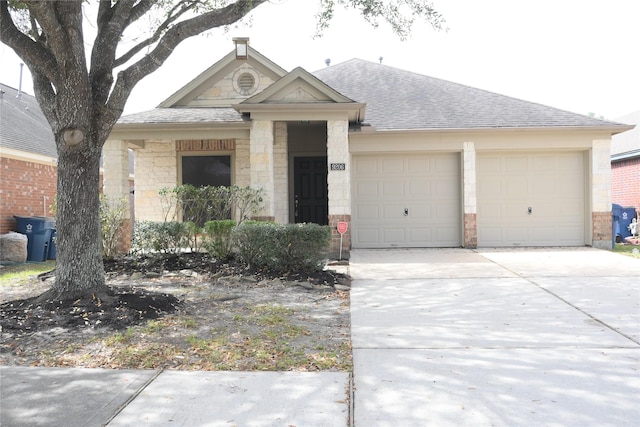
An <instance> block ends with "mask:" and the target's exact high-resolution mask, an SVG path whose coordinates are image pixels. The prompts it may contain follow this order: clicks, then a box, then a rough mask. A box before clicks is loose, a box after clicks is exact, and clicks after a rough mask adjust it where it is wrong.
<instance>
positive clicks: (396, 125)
mask: <svg viewBox="0 0 640 427" xmlns="http://www.w3.org/2000/svg"><path fill="white" fill-rule="evenodd" d="M313 75H315V76H316V77H318V78H319V79H320V80H322V81H323V82H325V83H326V84H328V85H329V86H331V87H332V88H334V89H335V90H337V91H338V92H340V93H342V94H343V95H345V96H348V97H349V98H351V99H354V100H356V101H358V102H364V103H366V105H367V107H366V108H367V110H366V118H365V122H366V123H367V124H370V125H371V126H373V127H374V128H375V129H376V130H412V129H478V128H540V127H553V128H557V127H601V126H604V127H612V126H616V124H615V123H612V122H608V121H604V120H598V119H595V118H592V117H588V116H583V115H580V114H575V113H571V112H568V111H563V110H559V109H556V108H552V107H547V106H545V105H540V104H536V103H533V102H527V101H523V100H520V99H515V98H511V97H508V96H504V95H499V94H496V93H492V92H488V91H485V90H481V89H476V88H473V87H469V86H465V85H461V84H458V83H452V82H449V81H446V80H441V79H437V78H433V77H428V76H424V75H421V74H417V73H413V72H410V71H405V70H401V69H398V68H394V67H390V66H388V65H382V64H379V63H374V62H369V61H364V60H361V59H352V60H349V61H346V62H343V63H340V64H337V65H333V66H331V67H327V68H323V69H321V70H319V71H316V72H315V73H313ZM621 126H623V125H621ZM623 127H624V126H623ZM622 130H624V129H622Z"/></svg>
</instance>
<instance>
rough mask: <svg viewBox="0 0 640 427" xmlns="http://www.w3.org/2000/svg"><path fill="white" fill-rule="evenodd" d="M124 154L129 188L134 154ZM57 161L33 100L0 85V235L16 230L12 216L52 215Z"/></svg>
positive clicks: (45, 124) (53, 144)
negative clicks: (125, 155)
mask: <svg viewBox="0 0 640 427" xmlns="http://www.w3.org/2000/svg"><path fill="white" fill-rule="evenodd" d="M125 154H127V164H126V167H127V169H126V171H124V173H126V175H127V185H128V187H132V186H133V154H132V153H125ZM57 162H58V153H57V150H56V142H55V139H54V137H53V132H52V131H51V126H50V125H49V122H48V121H47V119H46V117H45V116H44V114H43V113H42V110H41V109H40V106H39V105H38V102H37V100H36V98H35V97H34V96H32V95H29V94H27V93H24V92H22V91H21V90H19V89H14V88H12V87H10V86H7V85H4V84H1V83H0V234H4V233H7V232H9V231H12V230H16V221H15V219H14V216H26V217H28V216H37V217H43V216H44V217H53V216H54V215H55V214H54V212H53V210H52V205H53V204H54V200H55V195H56V191H57V179H58V172H57V170H58V167H57ZM100 179H101V180H102V179H103V170H102V169H101V172H100ZM128 187H127V193H126V194H128ZM130 204H131V206H133V201H130Z"/></svg>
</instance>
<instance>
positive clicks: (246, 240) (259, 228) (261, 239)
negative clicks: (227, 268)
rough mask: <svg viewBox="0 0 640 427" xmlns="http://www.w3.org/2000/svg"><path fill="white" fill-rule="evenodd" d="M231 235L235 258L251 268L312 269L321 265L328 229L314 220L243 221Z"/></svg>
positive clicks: (325, 249) (324, 254)
mask: <svg viewBox="0 0 640 427" xmlns="http://www.w3.org/2000/svg"><path fill="white" fill-rule="evenodd" d="M232 236H233V242H234V245H235V248H236V250H237V253H238V258H239V259H240V261H242V262H244V263H245V264H247V265H248V266H249V267H251V268H254V269H255V268H267V269H270V270H272V271H277V272H287V271H302V272H311V271H317V270H319V269H320V268H322V264H323V260H324V259H325V258H326V254H327V249H328V247H329V242H330V239H331V232H330V230H329V227H326V226H321V225H317V224H274V223H268V222H258V223H256V222H253V223H248V222H245V223H243V224H241V225H239V226H238V227H236V228H235V229H234V231H233V234H232Z"/></svg>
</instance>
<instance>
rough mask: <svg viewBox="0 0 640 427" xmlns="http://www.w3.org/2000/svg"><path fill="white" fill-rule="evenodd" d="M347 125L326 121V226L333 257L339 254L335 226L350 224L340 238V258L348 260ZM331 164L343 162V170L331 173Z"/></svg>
mask: <svg viewBox="0 0 640 427" xmlns="http://www.w3.org/2000/svg"><path fill="white" fill-rule="evenodd" d="M348 132H349V122H348V121H346V120H329V121H328V122H327V162H328V163H329V166H328V168H327V169H328V176H327V185H328V187H329V227H331V233H332V240H331V247H330V251H331V253H332V254H335V253H338V252H339V251H340V234H339V233H337V230H336V226H337V223H338V222H339V221H346V222H347V223H348V224H349V227H348V229H347V232H346V233H345V234H344V235H343V236H342V239H343V247H342V255H343V257H345V258H349V250H350V248H351V154H350V153H349V133H348ZM332 163H344V165H345V169H344V170H331V167H330V165H331V164H332Z"/></svg>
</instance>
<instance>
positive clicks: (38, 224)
mask: <svg viewBox="0 0 640 427" xmlns="http://www.w3.org/2000/svg"><path fill="white" fill-rule="evenodd" d="M14 218H15V219H16V221H17V223H18V227H17V228H18V232H19V233H22V234H25V235H26V236H27V261H35V262H43V261H46V260H47V257H48V256H49V244H50V241H51V231H52V230H53V221H52V220H51V219H50V218H46V217H42V216H15V215H14Z"/></svg>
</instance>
